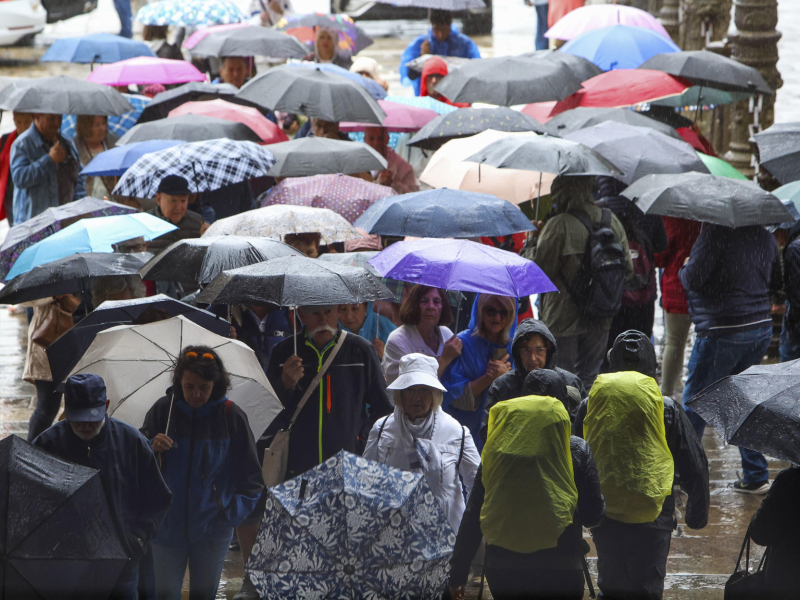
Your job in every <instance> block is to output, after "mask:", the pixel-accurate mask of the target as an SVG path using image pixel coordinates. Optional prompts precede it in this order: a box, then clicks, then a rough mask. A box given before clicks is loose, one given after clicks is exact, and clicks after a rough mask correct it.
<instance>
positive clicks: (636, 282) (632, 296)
mask: <svg viewBox="0 0 800 600" xmlns="http://www.w3.org/2000/svg"><path fill="white" fill-rule="evenodd" d="M628 248H630V251H631V262H633V279H632V280H631V281H629V282H628V283H626V284H625V293H624V294H623V295H622V306H630V307H632V306H644V305H646V304H648V303H649V302H650V301H651V299H652V298H653V294H654V293H655V291H656V279H655V277H653V272H654V269H653V263H652V262H650V257H649V256H648V255H647V249H646V248H645V247H644V246H643V245H642V244H640V243H638V242H634V241H633V240H630V239H629V240H628Z"/></svg>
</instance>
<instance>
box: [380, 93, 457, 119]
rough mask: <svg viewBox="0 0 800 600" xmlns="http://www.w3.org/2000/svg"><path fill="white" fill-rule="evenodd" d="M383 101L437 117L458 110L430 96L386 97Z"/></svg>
mask: <svg viewBox="0 0 800 600" xmlns="http://www.w3.org/2000/svg"><path fill="white" fill-rule="evenodd" d="M385 100H386V101H387V102H392V103H393V104H405V105H406V106H413V107H415V108H425V109H427V110H432V111H433V112H435V113H436V114H437V115H446V114H447V113H451V112H453V111H455V110H458V107H457V106H452V105H450V104H446V103H444V102H441V101H440V100H436V99H434V98H431V97H430V96H386V98H385Z"/></svg>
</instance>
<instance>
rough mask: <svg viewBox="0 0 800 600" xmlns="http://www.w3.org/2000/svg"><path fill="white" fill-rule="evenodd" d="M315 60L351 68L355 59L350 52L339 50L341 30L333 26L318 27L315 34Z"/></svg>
mask: <svg viewBox="0 0 800 600" xmlns="http://www.w3.org/2000/svg"><path fill="white" fill-rule="evenodd" d="M314 62H317V63H332V64H334V65H336V66H337V67H342V68H343V69H349V68H350V66H351V65H352V64H353V59H352V58H350V56H349V53H347V52H339V32H338V31H336V29H334V28H332V27H318V28H317V31H316V34H315V36H314Z"/></svg>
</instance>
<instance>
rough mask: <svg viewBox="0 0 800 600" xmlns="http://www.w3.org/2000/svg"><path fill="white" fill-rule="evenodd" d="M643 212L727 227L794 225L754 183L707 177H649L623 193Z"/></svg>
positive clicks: (780, 206) (777, 203) (778, 203)
mask: <svg viewBox="0 0 800 600" xmlns="http://www.w3.org/2000/svg"><path fill="white" fill-rule="evenodd" d="M622 195H623V196H625V197H626V198H630V199H631V200H633V201H635V202H636V204H637V205H638V206H639V208H641V209H642V212H645V213H648V214H651V215H665V216H668V217H678V218H680V219H690V220H692V221H703V222H706V223H715V224H717V225H724V226H726V227H745V226H747V225H777V224H779V223H785V222H787V221H793V220H794V219H793V217H792V215H791V213H790V212H789V211H788V210H787V209H786V207H785V206H784V205H783V203H782V202H781V201H780V200H779V199H778V197H777V196H774V195H773V194H770V193H769V192H765V191H764V190H762V189H761V188H760V187H758V185H756V184H755V183H753V182H752V181H743V180H740V179H730V178H728V177H717V176H715V175H706V174H705V173H684V174H682V175H647V176H646V177H642V178H641V179H640V180H639V181H637V182H636V183H634V184H633V185H632V186H630V187H628V188H627V189H625V190H624V191H623V192H622Z"/></svg>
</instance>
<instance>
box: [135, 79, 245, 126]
mask: <svg viewBox="0 0 800 600" xmlns="http://www.w3.org/2000/svg"><path fill="white" fill-rule="evenodd" d="M238 91H239V89H238V88H237V87H236V86H234V85H231V84H229V83H204V82H197V81H193V82H191V83H184V84H183V85H179V86H178V87H176V88H173V89H171V90H167V91H166V92H161V93H160V94H156V95H155V97H154V98H153V99H152V100H151V101H150V104H148V105H147V106H146V107H145V109H144V110H143V111H142V114H141V116H140V117H139V120H138V123H147V122H148V121H155V120H157V119H166V118H167V116H168V115H169V112H170V111H171V110H173V109H175V108H177V107H179V106H180V105H181V104H185V103H187V102H195V101H198V100H217V99H220V98H221V99H223V100H227V101H228V102H232V103H235V104H242V105H244V106H254V105H253V103H252V102H247V101H244V100H238V99H237V98H236V92H238Z"/></svg>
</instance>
